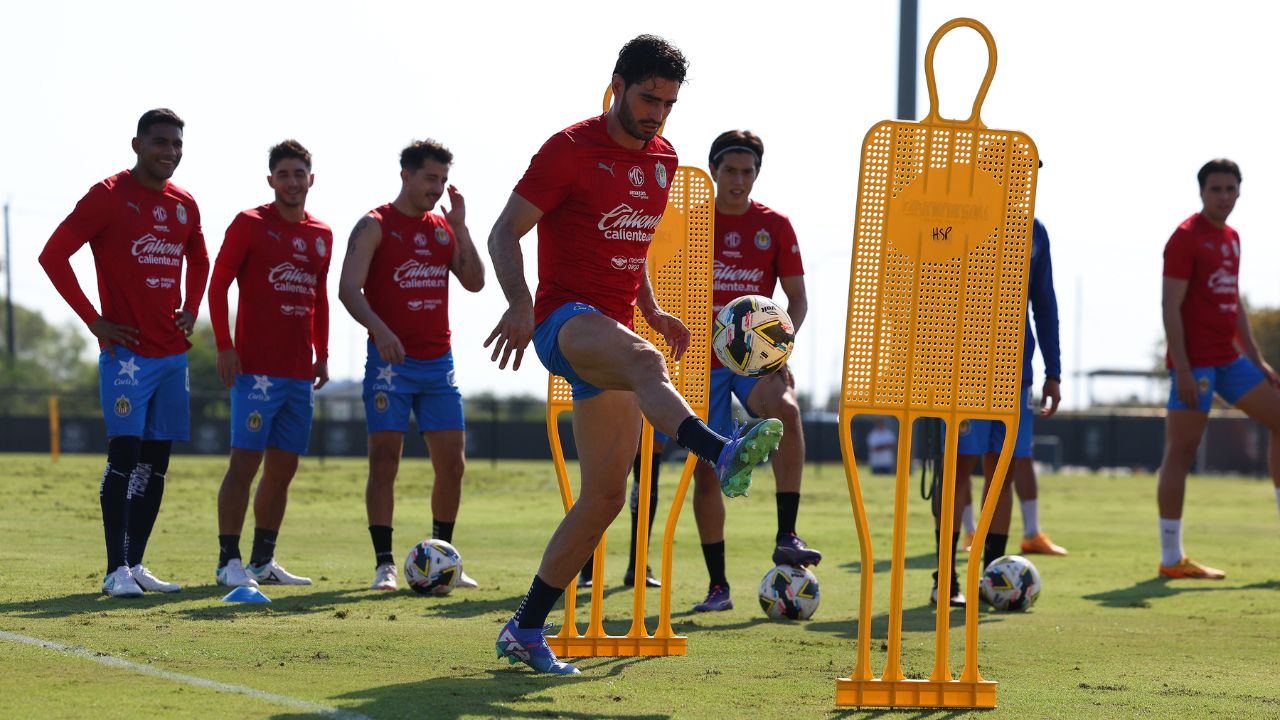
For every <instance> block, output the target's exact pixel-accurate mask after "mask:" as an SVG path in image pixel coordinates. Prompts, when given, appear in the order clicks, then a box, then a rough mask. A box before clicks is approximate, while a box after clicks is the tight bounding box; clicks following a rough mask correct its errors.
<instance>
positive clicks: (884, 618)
mask: <svg viewBox="0 0 1280 720" xmlns="http://www.w3.org/2000/svg"><path fill="white" fill-rule="evenodd" d="M1002 615H1003V613H996V612H992V611H988V610H986V609H982V610H979V612H978V625H986V624H988V623H993V622H1003V621H1004V618H1003V617H1002ZM964 616H965V611H964V608H951V617H950V626H951V628H952V629H955V628H962V627H964ZM937 622H938V610H937V608H935V607H934V606H933V605H929V604H925V605H917V606H916V607H913V608H906V609H904V610H903V611H902V631H903V632H904V633H912V632H933V631H934V629H935V628H937ZM806 629H808V630H810V631H812V632H825V633H831V634H833V635H838V636H840V637H843V638H845V639H848V640H856V639H857V638H858V622H857V621H856V620H828V621H826V622H817V623H815V622H810V623H807V624H806ZM888 633H889V613H887V612H884V613H881V614H879V615H876V616H875V617H873V618H871V637H872V639H873V640H880V639H883V638H886V637H888Z"/></svg>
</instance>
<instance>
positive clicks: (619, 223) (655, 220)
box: [596, 203, 662, 242]
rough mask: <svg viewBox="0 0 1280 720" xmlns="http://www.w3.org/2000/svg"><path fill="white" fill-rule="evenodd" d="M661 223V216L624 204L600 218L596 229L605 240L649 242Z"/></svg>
mask: <svg viewBox="0 0 1280 720" xmlns="http://www.w3.org/2000/svg"><path fill="white" fill-rule="evenodd" d="M661 222H662V214H661V213H659V214H657V215H649V214H646V213H645V212H644V211H643V210H637V209H636V208H633V207H631V206H630V205H628V204H626V203H619V204H618V206H617V207H615V208H614V209H612V210H609V211H608V212H605V213H604V214H602V215H601V216H600V222H598V223H596V227H597V228H598V229H599V230H600V231H601V232H602V233H604V239H605V240H630V241H633V242H649V241H650V240H652V239H653V231H654V230H656V229H657V228H658V224H659V223H661Z"/></svg>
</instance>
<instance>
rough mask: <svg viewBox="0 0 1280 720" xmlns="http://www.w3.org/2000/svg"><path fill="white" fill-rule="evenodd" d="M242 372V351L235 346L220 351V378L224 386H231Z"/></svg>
mask: <svg viewBox="0 0 1280 720" xmlns="http://www.w3.org/2000/svg"><path fill="white" fill-rule="evenodd" d="M239 374H240V353H238V352H236V349H235V348H230V349H228V350H219V351H218V380H220V381H221V382H222V387H225V388H230V387H231V386H232V385H234V384H235V382H236V376H237V375H239Z"/></svg>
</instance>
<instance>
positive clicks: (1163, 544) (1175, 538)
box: [1160, 518, 1185, 567]
mask: <svg viewBox="0 0 1280 720" xmlns="http://www.w3.org/2000/svg"><path fill="white" fill-rule="evenodd" d="M1184 554H1185V553H1183V552H1182V519H1181V518H1179V519H1177V520H1168V519H1166V518H1160V564H1161V565H1164V566H1165V567H1172V566H1174V565H1177V564H1178V563H1179V562H1181V561H1182V556H1183V555H1184Z"/></svg>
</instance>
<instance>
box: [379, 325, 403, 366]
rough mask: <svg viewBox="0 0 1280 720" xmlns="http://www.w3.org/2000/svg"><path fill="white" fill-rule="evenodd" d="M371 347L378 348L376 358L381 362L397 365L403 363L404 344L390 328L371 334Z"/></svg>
mask: <svg viewBox="0 0 1280 720" xmlns="http://www.w3.org/2000/svg"><path fill="white" fill-rule="evenodd" d="M373 345H374V347H376V348H378V357H380V358H382V362H388V363H391V364H392V365H399V364H400V363H402V362H404V343H402V342H400V338H398V337H396V334H395V333H393V332H391V329H390V328H386V327H384V328H382V329H381V330H378V331H375V332H374V333H373Z"/></svg>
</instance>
